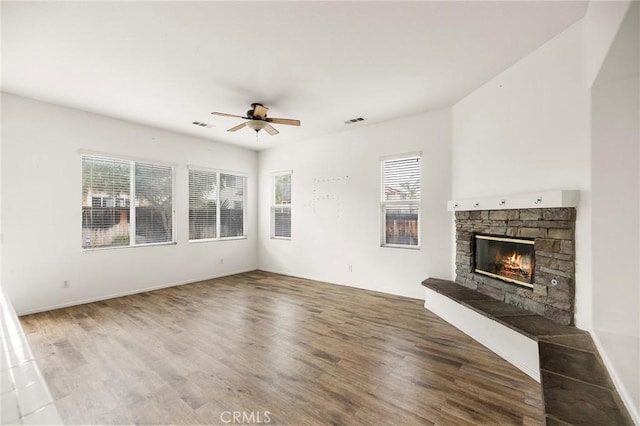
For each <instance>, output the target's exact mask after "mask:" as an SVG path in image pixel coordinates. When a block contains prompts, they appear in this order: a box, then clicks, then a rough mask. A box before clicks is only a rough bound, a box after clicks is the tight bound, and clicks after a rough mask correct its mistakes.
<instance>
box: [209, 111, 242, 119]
mask: <svg viewBox="0 0 640 426" xmlns="http://www.w3.org/2000/svg"><path fill="white" fill-rule="evenodd" d="M211 115H220V116H222V117H236V118H246V117H243V116H241V115H234V114H227V113H226V112H212V113H211Z"/></svg>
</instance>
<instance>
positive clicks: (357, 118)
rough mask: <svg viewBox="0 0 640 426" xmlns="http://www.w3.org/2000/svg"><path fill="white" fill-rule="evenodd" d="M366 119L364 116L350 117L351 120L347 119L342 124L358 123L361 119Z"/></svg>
mask: <svg viewBox="0 0 640 426" xmlns="http://www.w3.org/2000/svg"><path fill="white" fill-rule="evenodd" d="M364 120H366V118H364V117H356V118H352V119H351V120H347V121H345V122H344V124H353V123H359V122H361V121H364Z"/></svg>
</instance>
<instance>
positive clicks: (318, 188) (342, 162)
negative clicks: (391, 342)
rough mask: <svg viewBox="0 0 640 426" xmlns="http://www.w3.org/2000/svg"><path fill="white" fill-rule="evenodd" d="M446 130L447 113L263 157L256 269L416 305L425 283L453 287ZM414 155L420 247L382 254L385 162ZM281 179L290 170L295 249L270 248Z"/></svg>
mask: <svg viewBox="0 0 640 426" xmlns="http://www.w3.org/2000/svg"><path fill="white" fill-rule="evenodd" d="M450 128H451V121H450V111H449V110H448V109H447V110H440V111H434V112H430V113H424V114H419V115H415V116H411V117H407V118H403V119H398V120H393V121H388V122H385V123H380V124H376V125H372V126H367V127H361V128H355V129H352V130H351V129H349V130H346V131H343V132H340V133H336V134H333V135H329V136H325V137H320V138H316V139H313V140H308V141H304V142H297V143H291V144H288V145H285V146H282V147H279V148H274V149H270V150H266V151H263V152H261V153H260V155H259V179H260V188H259V193H260V201H259V229H260V239H259V243H258V244H259V249H258V259H259V266H260V268H261V269H264V270H269V271H274V272H280V273H285V274H289V275H294V276H300V277H309V278H314V279H318V280H322V281H328V282H332V283H337V284H345V285H350V286H354V287H361V288H367V289H371V290H376V291H381V292H386V293H393V294H399V295H404V296H409V297H415V298H423V297H424V291H423V288H422V286H421V285H420V283H421V281H422V280H424V279H425V278H427V277H429V276H431V277H440V278H451V277H450V261H451V259H450V250H451V246H450V241H451V238H450V235H451V218H450V214H449V213H448V212H447V211H446V201H447V199H448V198H449V197H450V187H451V185H450V138H451V136H450ZM415 151H422V170H423V174H422V211H421V225H422V229H421V235H420V237H421V242H422V243H421V244H422V247H421V249H420V250H410V249H398V248H383V247H380V157H382V156H387V155H393V154H402V153H409V152H415ZM282 170H293V175H292V206H293V207H292V221H293V225H292V233H293V237H292V239H291V240H290V241H287V240H273V239H270V221H269V212H270V195H271V193H272V192H271V186H270V182H271V181H270V175H271V173H273V172H277V171H282ZM349 265H352V272H350V271H349Z"/></svg>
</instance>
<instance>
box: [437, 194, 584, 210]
mask: <svg viewBox="0 0 640 426" xmlns="http://www.w3.org/2000/svg"><path fill="white" fill-rule="evenodd" d="M579 199H580V191H576V190H552V191H539V192H529V193H521V194H510V195H502V196H493V197H478V198H464V199H462V198H461V199H455V200H449V201H447V210H448V211H450V212H456V211H472V210H510V209H542V208H545V209H548V208H561V207H577V206H578V201H579Z"/></svg>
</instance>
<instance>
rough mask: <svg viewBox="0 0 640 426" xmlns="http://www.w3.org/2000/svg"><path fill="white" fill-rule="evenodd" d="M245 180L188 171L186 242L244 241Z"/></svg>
mask: <svg viewBox="0 0 640 426" xmlns="http://www.w3.org/2000/svg"><path fill="white" fill-rule="evenodd" d="M246 182H247V178H246V177H245V176H242V175H237V174H232V173H223V172H217V171H214V170H205V169H196V168H191V169H189V241H199V240H218V239H226V238H244V237H246V232H245V231H246V230H245V193H246Z"/></svg>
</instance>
